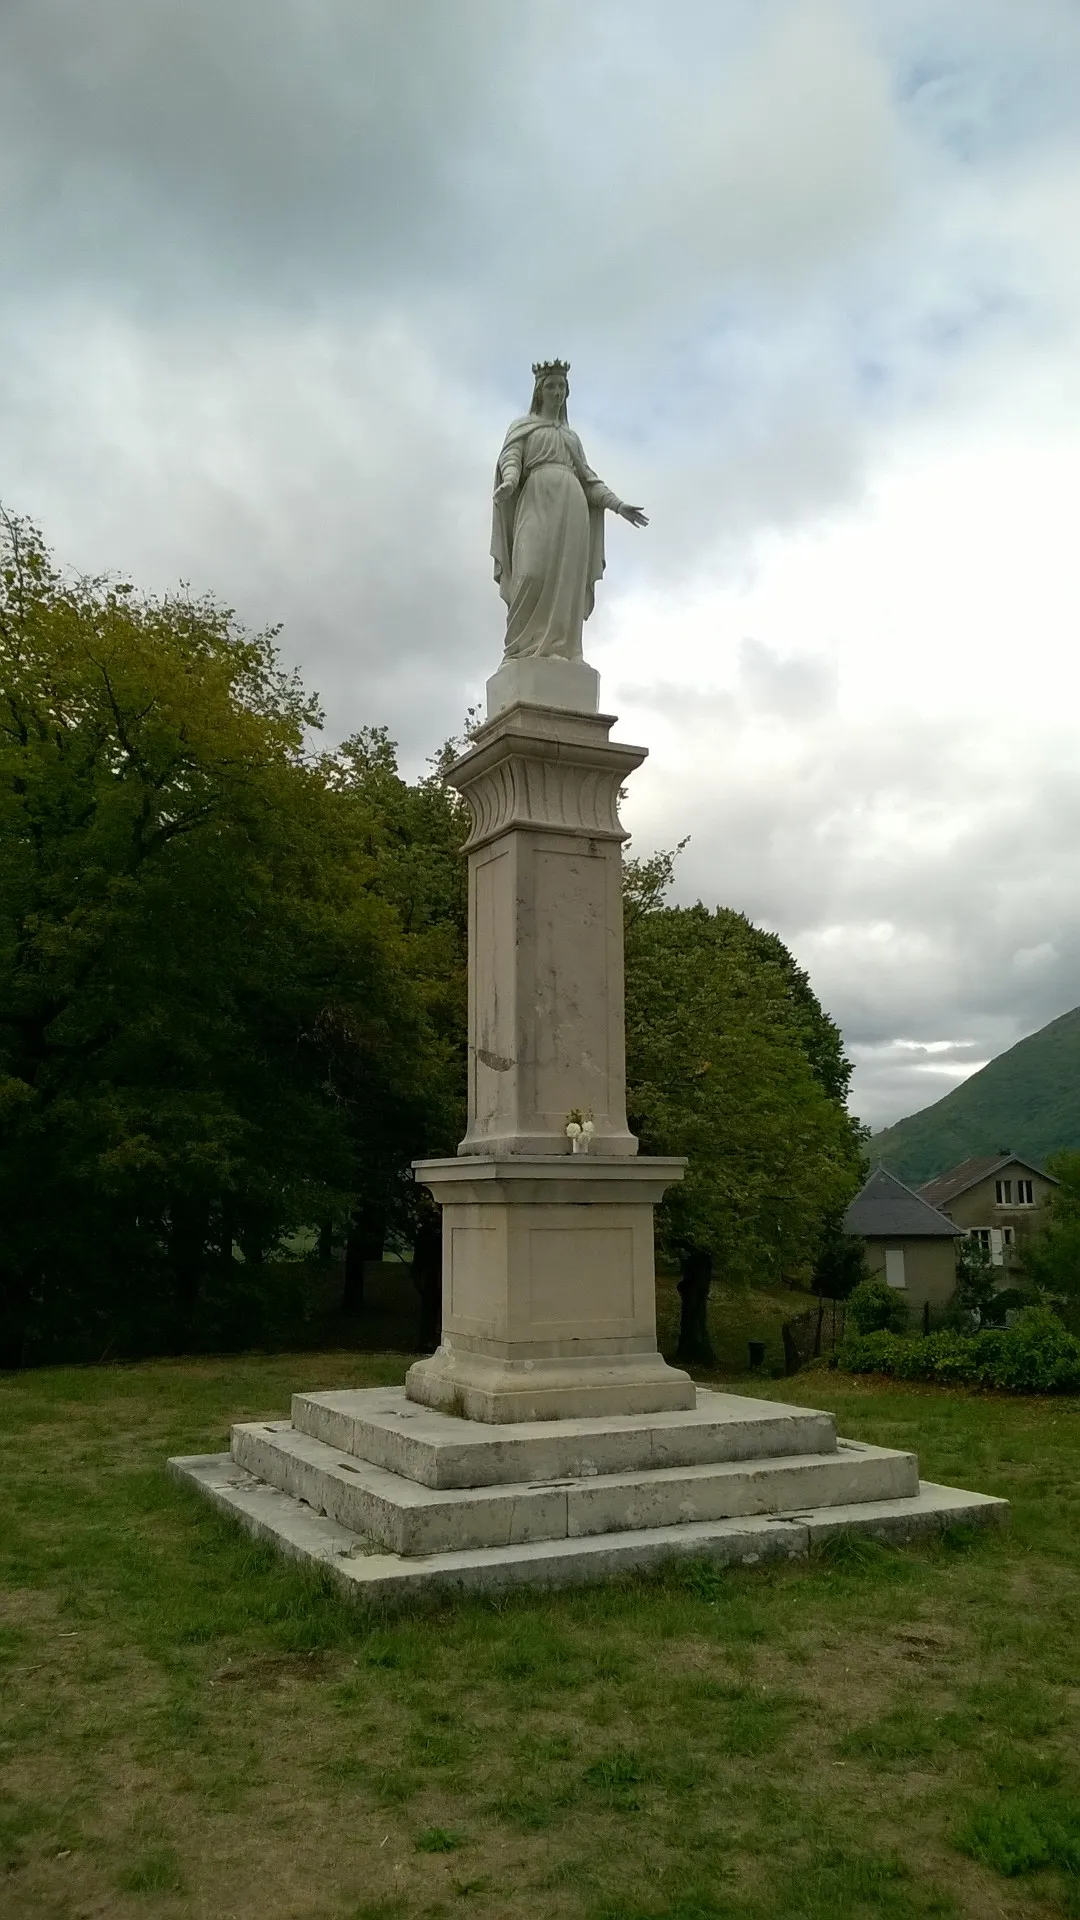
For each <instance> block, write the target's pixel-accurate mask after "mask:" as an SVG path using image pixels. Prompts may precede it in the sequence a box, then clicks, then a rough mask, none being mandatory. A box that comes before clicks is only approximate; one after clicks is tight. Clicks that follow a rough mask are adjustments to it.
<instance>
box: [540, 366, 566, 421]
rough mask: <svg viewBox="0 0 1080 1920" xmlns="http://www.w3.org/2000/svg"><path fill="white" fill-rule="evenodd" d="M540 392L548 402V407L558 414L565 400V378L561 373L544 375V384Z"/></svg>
mask: <svg viewBox="0 0 1080 1920" xmlns="http://www.w3.org/2000/svg"><path fill="white" fill-rule="evenodd" d="M540 391H541V393H542V394H543V396H544V398H545V400H546V401H547V402H548V405H549V406H550V407H552V408H553V409H554V411H555V412H556V413H559V412H560V411H561V409H562V406H563V403H564V402H565V400H566V394H567V385H566V380H565V377H564V376H563V375H562V374H561V373H548V374H545V376H544V383H543V386H542V387H541V389H540Z"/></svg>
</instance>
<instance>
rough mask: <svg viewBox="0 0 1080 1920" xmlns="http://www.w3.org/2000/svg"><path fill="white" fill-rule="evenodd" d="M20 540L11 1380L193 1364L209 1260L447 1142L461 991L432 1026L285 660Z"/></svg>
mask: <svg viewBox="0 0 1080 1920" xmlns="http://www.w3.org/2000/svg"><path fill="white" fill-rule="evenodd" d="M0 535H2V545H0V1327H2V1328H3V1333H4V1348H5V1355H6V1357H8V1358H9V1359H10V1358H11V1357H12V1356H13V1355H14V1356H15V1357H18V1356H19V1355H20V1354H21V1353H22V1352H23V1351H25V1349H26V1346H27V1342H30V1343H31V1345H32V1346H33V1347H34V1348H35V1350H38V1351H48V1347H49V1342H50V1340H51V1339H52V1338H54V1337H59V1336H60V1335H61V1334H62V1336H63V1338H64V1340H65V1341H68V1342H70V1340H71V1338H72V1335H73V1334H74V1333H75V1332H76V1331H77V1330H78V1329H79V1328H80V1327H81V1328H85V1330H86V1332H87V1336H88V1337H89V1338H91V1339H92V1338H93V1337H94V1335H95V1329H96V1330H98V1331H101V1332H102V1333H103V1334H104V1333H105V1332H106V1331H108V1330H111V1331H113V1332H115V1330H116V1329H117V1328H118V1327H119V1328H123V1329H124V1330H125V1332H124V1336H123V1337H124V1339H125V1340H126V1341H130V1340H131V1339H136V1340H138V1339H144V1340H146V1341H147V1342H149V1343H150V1344H160V1343H161V1342H163V1341H164V1342H166V1343H168V1342H170V1341H172V1342H180V1343H184V1342H186V1341H187V1340H188V1339H190V1337H191V1332H192V1327H193V1323H194V1321H195V1317H196V1311H197V1307H198V1304H199V1298H200V1292H201V1291H204V1290H205V1289H204V1279H205V1274H206V1270H207V1266H208V1263H209V1264H210V1265H211V1266H213V1265H214V1262H215V1260H216V1262H217V1265H218V1266H219V1267H224V1268H226V1269H227V1270H228V1272H229V1274H230V1277H231V1269H232V1265H233V1249H234V1246H238V1247H239V1248H241V1249H243V1251H244V1253H245V1255H246V1256H247V1257H248V1259H249V1261H254V1262H258V1260H259V1259H260V1258H261V1257H262V1256H263V1255H264V1254H265V1253H266V1252H267V1251H268V1250H269V1249H271V1248H272V1247H273V1246H274V1245H275V1244H277V1243H278V1242H279V1241H280V1240H281V1238H282V1236H283V1235H285V1234H287V1233H288V1232H290V1231H291V1230H292V1229H293V1228H294V1227H296V1226H297V1225H298V1224H300V1223H302V1222H306V1221H310V1220H312V1219H316V1218H319V1217H320V1216H322V1215H324V1214H326V1213H327V1212H328V1211H329V1212H333V1211H341V1210H343V1209H345V1208H347V1207H349V1206H350V1205H353V1204H355V1200H356V1197H357V1195H358V1194H362V1193H363V1192H364V1191H365V1189H367V1190H369V1191H371V1192H372V1193H376V1194H378V1195H379V1196H380V1197H385V1195H386V1193H387V1192H388V1190H389V1189H390V1187H391V1186H392V1184H393V1183H394V1182H395V1181H397V1182H400V1177H401V1176H400V1170H401V1167H402V1165H403V1164H407V1161H408V1159H409V1158H410V1157H411V1155H412V1154H413V1153H419V1152H424V1151H432V1150H434V1151H441V1150H444V1149H445V1148H446V1147H447V1146H448V1145H449V1143H450V1137H451V1135H452V1133H453V1125H454V1103H455V1091H456V1085H457V1079H458V1078H459V1076H458V1072H457V1065H456V1058H455V1054H456V1035H455V1033H454V1030H453V1017H452V1014H451V1011H450V1002H451V1001H452V998H453V993H452V987H451V985H450V984H449V976H450V975H451V974H452V971H453V968H452V965H451V962H450V960H449V959H446V960H445V961H444V963H443V965H442V989H443V999H444V1000H445V1002H446V1005H445V1006H442V1005H440V1004H439V992H438V991H435V992H434V993H433V991H432V989H431V985H430V975H431V972H432V965H431V951H430V947H431V938H432V936H431V935H430V931H429V928H428V927H427V925H426V924H425V915H424V912H423V910H422V908H421V907H420V906H419V905H418V906H417V910H416V914H415V916H414V918H415V922H416V924H415V925H411V924H410V923H409V919H408V916H407V915H406V914H404V913H403V912H402V911H401V908H400V903H399V902H398V901H396V900H395V899H393V898H392V897H390V895H392V892H393V887H394V886H395V885H398V886H399V888H400V884H401V874H402V872H403V869H404V864H405V857H404V856H402V858H400V859H398V860H396V861H395V860H389V859H387V858H386V857H385V842H386V840H387V838H388V837H389V836H391V834H392V826H391V824H389V822H388V817H387V816H388V814H389V813H390V812H391V811H392V810H391V809H388V808H387V807H386V806H385V805H383V806H381V807H380V804H379V803H380V795H379V794H378V793H376V792H375V791H374V776H373V772H372V769H371V768H370V767H362V766H361V765H360V759H359V756H358V755H353V757H352V758H351V759H350V755H349V753H348V752H347V751H346V750H343V751H342V755H341V756H339V761H338V764H337V766H336V767H331V765H330V764H329V762H328V761H326V760H325V759H323V760H320V759H318V758H315V757H313V756H312V755H311V754H310V752H309V751H308V750H307V744H306V743H307V738H308V735H309V733H310V731H311V730H312V729H314V728H316V727H317V726H318V724H319V721H320V715H319V713H318V710H317V707H316V705H315V703H314V702H313V701H312V700H311V698H310V697H309V696H308V695H306V694H305V693H304V691H303V689H302V688H301V686H300V684H299V682H298V681H297V680H296V678H295V677H293V676H290V675H288V674H286V673H284V672H283V671H282V669H281V667H280V664H279V661H278V657H277V653H276V650H275V646H274V635H273V634H257V635H253V634H250V633H247V632H245V631H244V630H243V629H242V628H240V627H239V625H238V624H237V623H236V621H235V620H234V618H233V616H232V615H231V614H230V613H229V612H228V611H227V610H225V609H222V608H220V607H218V606H217V605H215V604H214V603H213V602H212V601H209V600H198V599H193V598H189V597H185V596H179V597H176V598H171V599H165V600H154V599H147V598H143V597H140V596H139V595H137V594H136V593H135V592H134V591H133V590H132V588H131V587H130V586H128V585H126V584H124V583H119V584H117V583H114V582H109V581H103V580H82V581H78V582H74V583H73V582H71V581H70V580H67V579H65V578H64V577H62V576H61V574H60V573H59V572H58V571H57V570H56V568H55V567H54V566H53V564H52V562H51V560H50V558H49V556H48V554H47V552H46V550H45V548H44V546H43V544H42V542H41V539H40V537H39V535H38V534H37V533H36V531H35V530H34V529H33V528H32V527H30V526H28V525H27V524H26V523H24V522H21V521H17V520H15V519H12V518H10V517H8V518H6V519H5V520H4V522H3V526H2V528H0ZM386 751H387V750H385V749H384V751H383V755H382V760H383V764H382V765H381V767H380V769H379V771H380V776H381V778H382V780H383V784H384V786H385V785H386V784H387V782H389V781H390V779H391V775H390V773H389V770H388V768H387V767H386V766H385V761H386ZM376 757H377V756H376ZM421 804H428V805H430V806H431V807H432V808H433V809H434V810H436V811H437V806H438V803H437V802H436V801H435V800H434V799H433V798H432V796H430V795H426V796H424V799H423V801H422V802H421ZM399 838H400V839H402V840H405V839H407V835H405V834H400V835H399ZM418 890H419V887H418ZM431 917H432V916H430V915H429V916H428V918H429V919H430V918H431ZM438 938H442V939H443V940H444V942H445V936H444V935H441V934H440V935H439V936H438ZM436 972H438V969H436Z"/></svg>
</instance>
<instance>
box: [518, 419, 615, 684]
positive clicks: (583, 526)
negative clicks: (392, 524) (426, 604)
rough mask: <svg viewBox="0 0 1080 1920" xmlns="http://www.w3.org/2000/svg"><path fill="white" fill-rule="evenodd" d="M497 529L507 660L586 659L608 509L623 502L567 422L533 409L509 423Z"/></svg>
mask: <svg viewBox="0 0 1080 1920" xmlns="http://www.w3.org/2000/svg"><path fill="white" fill-rule="evenodd" d="M504 480H509V481H511V482H512V483H513V486H514V492H513V494H512V495H511V497H510V499H509V500H507V501H505V502H500V501H496V503H495V511H494V518H493V523H492V530H491V557H492V559H493V561H494V563H495V580H496V583H497V585H498V588H499V592H500V593H501V594H502V597H503V599H504V600H505V601H506V607H507V615H506V657H507V659H521V658H524V657H527V656H529V655H533V654H549V655H555V656H556V657H557V658H559V659H563V660H580V659H581V628H582V623H583V622H584V621H586V620H587V619H588V617H589V615H590V613H591V612H592V610H593V594H594V590H595V587H596V582H597V581H598V580H599V578H600V576H601V574H602V573H603V571H604V510H605V508H608V509H610V510H611V511H612V512H618V510H619V507H620V506H621V505H622V502H621V501H620V500H619V499H618V497H617V495H615V494H614V493H612V491H611V488H610V487H606V486H605V485H604V482H603V481H602V480H600V479H598V478H597V476H596V474H595V473H594V472H593V470H592V468H591V467H590V466H588V465H587V464H586V460H585V455H584V452H583V451H582V446H581V441H580V440H579V439H578V437H577V434H576V433H574V432H572V430H571V429H570V428H569V427H568V426H567V425H566V423H565V421H557V420H541V419H540V417H539V415H537V414H526V416H525V418H524V419H523V420H515V421H514V422H513V424H512V426H511V427H510V428H509V430H508V432H507V435H506V439H505V440H504V442H503V448H502V452H501V453H500V455H499V464H498V467H497V468H496V472H495V484H496V486H498V485H499V484H500V482H502V481H504Z"/></svg>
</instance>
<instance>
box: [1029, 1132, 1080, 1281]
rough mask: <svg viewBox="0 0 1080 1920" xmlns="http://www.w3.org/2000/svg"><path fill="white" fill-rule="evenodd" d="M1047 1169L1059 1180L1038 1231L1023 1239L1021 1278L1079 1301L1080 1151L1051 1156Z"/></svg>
mask: <svg viewBox="0 0 1080 1920" xmlns="http://www.w3.org/2000/svg"><path fill="white" fill-rule="evenodd" d="M1047 1171H1048V1172H1049V1173H1052V1174H1053V1175H1054V1176H1055V1178H1056V1179H1057V1180H1058V1181H1060V1185H1059V1186H1058V1187H1057V1188H1056V1189H1055V1191H1054V1194H1053V1197H1052V1199H1051V1202H1050V1217H1049V1220H1048V1221H1047V1223H1046V1225H1045V1227H1043V1229H1042V1230H1041V1232H1039V1233H1036V1234H1032V1236H1031V1238H1030V1239H1029V1240H1028V1241H1026V1242H1025V1244H1024V1247H1023V1251H1022V1254H1021V1265H1022V1269H1023V1273H1024V1277H1025V1279H1027V1280H1029V1281H1030V1283H1031V1285H1032V1286H1034V1287H1036V1288H1037V1289H1038V1290H1039V1292H1040V1293H1046V1294H1050V1295H1052V1296H1054V1297H1056V1298H1057V1299H1059V1300H1067V1301H1069V1302H1071V1303H1074V1304H1076V1303H1080V1153H1059V1154H1054V1155H1052V1156H1051V1159H1050V1161H1049V1163H1048V1166H1047Z"/></svg>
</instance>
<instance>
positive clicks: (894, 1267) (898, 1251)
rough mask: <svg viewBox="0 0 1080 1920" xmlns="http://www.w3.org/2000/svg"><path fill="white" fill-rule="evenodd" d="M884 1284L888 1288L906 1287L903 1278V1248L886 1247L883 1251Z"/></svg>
mask: <svg viewBox="0 0 1080 1920" xmlns="http://www.w3.org/2000/svg"><path fill="white" fill-rule="evenodd" d="M885 1284H886V1286H889V1287H906V1286H907V1281H906V1279H905V1278H904V1249H903V1247H886V1249H885Z"/></svg>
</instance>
